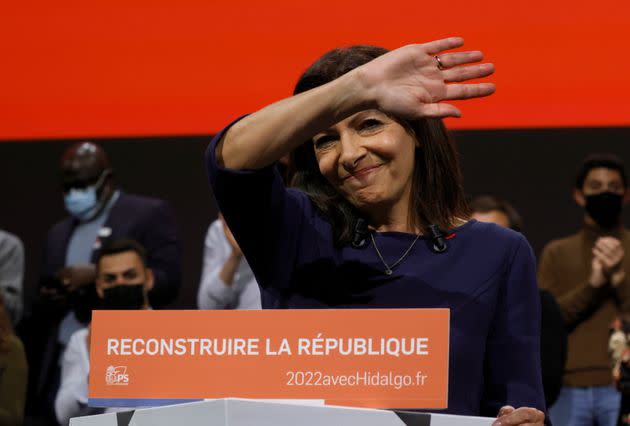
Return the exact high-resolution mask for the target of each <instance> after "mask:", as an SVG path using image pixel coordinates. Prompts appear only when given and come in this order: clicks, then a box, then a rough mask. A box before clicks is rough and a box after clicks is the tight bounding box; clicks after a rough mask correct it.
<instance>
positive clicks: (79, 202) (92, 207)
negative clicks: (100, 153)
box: [63, 170, 109, 221]
mask: <svg viewBox="0 0 630 426" xmlns="http://www.w3.org/2000/svg"><path fill="white" fill-rule="evenodd" d="M108 174H109V170H105V171H103V173H102V174H101V176H100V177H99V178H98V180H97V181H96V183H95V184H94V185H90V186H88V187H87V188H84V189H76V188H72V189H70V190H69V191H68V192H67V193H66V194H65V195H64V197H63V202H64V205H65V206H66V210H67V211H68V213H70V214H71V215H72V216H74V217H75V218H77V219H79V220H80V221H85V220H89V219H91V218H92V217H93V216H94V214H95V213H96V212H97V211H98V207H99V205H98V197H97V195H96V192H97V191H98V189H99V188H100V187H101V186H102V185H103V182H105V177H106V176H107V175H108Z"/></svg>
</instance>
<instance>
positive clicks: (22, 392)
mask: <svg viewBox="0 0 630 426" xmlns="http://www.w3.org/2000/svg"><path fill="white" fill-rule="evenodd" d="M27 379H28V367H27V362H26V354H25V352H24V347H23V346H22V342H21V341H20V339H19V338H18V337H17V336H16V335H15V334H14V333H13V328H12V327H11V321H10V319H9V315H8V312H7V310H6V308H5V306H4V300H3V296H2V294H0V425H1V426H20V425H22V419H23V418H24V406H25V404H26V384H27V383H26V382H27Z"/></svg>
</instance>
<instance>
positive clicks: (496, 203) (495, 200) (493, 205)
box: [470, 195, 523, 232]
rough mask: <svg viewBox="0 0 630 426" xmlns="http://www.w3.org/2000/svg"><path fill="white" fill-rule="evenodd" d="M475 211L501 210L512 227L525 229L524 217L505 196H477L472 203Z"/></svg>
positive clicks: (518, 230)
mask: <svg viewBox="0 0 630 426" xmlns="http://www.w3.org/2000/svg"><path fill="white" fill-rule="evenodd" d="M470 207H471V210H472V211H473V213H475V212H477V213H488V212H491V211H495V210H496V211H499V212H501V213H503V214H504V215H505V216H506V217H507V219H508V224H509V226H510V229H513V230H514V231H517V232H521V230H522V229H523V219H521V215H520V214H519V213H518V211H517V210H516V209H515V208H514V207H513V206H512V205H511V204H510V203H508V202H507V201H505V200H504V199H503V198H500V197H495V196H492V195H481V196H479V197H475V198H474V199H473V200H472V201H471V203H470Z"/></svg>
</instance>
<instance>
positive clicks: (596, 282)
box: [538, 154, 630, 426]
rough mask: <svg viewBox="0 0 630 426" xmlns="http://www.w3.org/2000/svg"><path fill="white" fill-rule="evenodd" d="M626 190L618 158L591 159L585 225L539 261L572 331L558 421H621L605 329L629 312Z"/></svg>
mask: <svg viewBox="0 0 630 426" xmlns="http://www.w3.org/2000/svg"><path fill="white" fill-rule="evenodd" d="M627 187H628V182H627V178H626V172H625V168H624V165H623V162H622V161H621V159H619V158H618V157H616V156H614V155H611V154H596V155H591V156H589V157H587V158H586V159H585V160H584V162H583V164H582V166H581V168H580V170H579V172H578V174H577V179H576V182H575V188H574V191H573V197H574V199H575V202H576V203H577V204H578V205H579V206H580V207H581V208H582V209H584V225H583V228H582V229H581V230H580V231H579V232H578V233H576V234H574V235H571V236H569V237H566V238H562V239H559V240H555V241H552V242H550V243H549V244H548V245H547V246H546V247H545V248H544V250H543V252H542V255H541V258H540V264H539V272H538V274H539V283H540V286H541V288H544V289H546V290H548V291H549V292H551V293H552V294H553V295H554V296H555V297H556V300H557V301H558V304H559V305H560V309H561V311H562V314H563V317H564V320H565V322H566V326H567V330H568V332H569V339H568V356H567V363H566V367H565V374H564V380H563V388H562V390H561V392H560V396H559V398H558V400H557V401H556V403H555V404H554V406H553V407H552V408H551V410H550V415H551V419H552V421H553V423H554V425H560V426H563V425H571V426H582V425H589V426H590V425H591V424H594V423H595V422H596V423H597V424H598V425H600V426H613V425H615V424H617V416H618V413H619V406H620V399H621V398H620V394H619V393H618V392H617V391H616V390H615V389H614V387H613V386H612V377H611V374H610V361H609V357H608V337H609V336H608V329H609V326H610V324H611V322H612V321H613V319H614V318H615V317H617V316H619V315H620V314H623V313H627V312H628V311H629V310H630V283H629V282H628V278H627V272H628V271H630V256H626V255H625V253H627V252H630V233H629V232H628V230H627V229H626V228H624V226H623V224H622V221H621V213H622V206H623V205H624V203H625V202H626V200H627V198H628V189H627Z"/></svg>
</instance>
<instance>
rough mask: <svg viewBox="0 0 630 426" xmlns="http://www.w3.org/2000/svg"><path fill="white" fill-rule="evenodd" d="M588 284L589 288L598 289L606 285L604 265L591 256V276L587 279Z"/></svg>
mask: <svg viewBox="0 0 630 426" xmlns="http://www.w3.org/2000/svg"><path fill="white" fill-rule="evenodd" d="M588 283H589V284H590V285H591V287H594V288H600V287H601V286H603V285H604V284H606V275H605V274H604V265H602V262H601V260H599V259H598V258H597V257H595V256H593V259H591V275H590V277H589V279H588Z"/></svg>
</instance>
